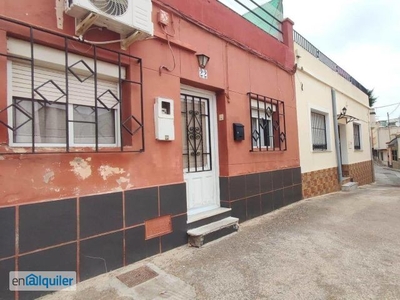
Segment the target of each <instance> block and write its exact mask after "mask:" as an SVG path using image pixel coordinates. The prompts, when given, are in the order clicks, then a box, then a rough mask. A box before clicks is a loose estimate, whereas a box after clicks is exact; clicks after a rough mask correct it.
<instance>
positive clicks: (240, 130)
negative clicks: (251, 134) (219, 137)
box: [233, 123, 244, 141]
mask: <svg viewBox="0 0 400 300" xmlns="http://www.w3.org/2000/svg"><path fill="white" fill-rule="evenodd" d="M233 139H234V140H235V141H243V140H244V125H243V124H240V123H233Z"/></svg>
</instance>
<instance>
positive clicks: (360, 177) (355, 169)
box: [342, 160, 374, 185]
mask: <svg viewBox="0 0 400 300" xmlns="http://www.w3.org/2000/svg"><path fill="white" fill-rule="evenodd" d="M372 164H373V162H372V160H368V161H364V162H360V163H356V164H351V165H343V166H342V169H343V175H344V176H349V177H353V181H355V182H358V185H364V184H369V183H372V182H373V181H374V179H373V178H374V177H373V166H372Z"/></svg>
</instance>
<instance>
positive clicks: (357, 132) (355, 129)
mask: <svg viewBox="0 0 400 300" xmlns="http://www.w3.org/2000/svg"><path fill="white" fill-rule="evenodd" d="M353 134H354V149H355V150H360V149H361V142H360V125H359V124H353Z"/></svg>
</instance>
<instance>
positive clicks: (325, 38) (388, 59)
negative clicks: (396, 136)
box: [220, 0, 400, 120]
mask: <svg viewBox="0 0 400 300" xmlns="http://www.w3.org/2000/svg"><path fill="white" fill-rule="evenodd" d="M220 1H221V0H220ZM221 2H226V3H225V4H226V5H227V6H230V7H231V8H232V7H233V8H235V7H236V9H238V6H237V3H235V1H234V0H222V1H221ZM242 2H243V3H246V4H248V6H249V7H250V8H251V9H252V8H253V7H252V6H251V1H249V0H242ZM256 2H257V3H258V4H263V3H265V2H267V1H265V0H257V1H256ZM239 9H240V8H239ZM283 10H284V17H288V18H290V19H291V20H293V21H294V23H295V25H294V29H295V30H296V31H297V32H299V33H300V34H301V35H302V36H304V37H305V38H306V39H307V40H308V41H309V42H311V43H312V44H313V45H314V46H315V47H317V48H318V49H319V50H320V51H322V52H323V53H324V54H325V55H327V56H328V57H329V58H330V59H332V60H333V61H334V62H335V63H336V64H338V65H339V66H340V67H341V68H342V69H344V70H345V71H346V72H347V73H349V74H350V75H351V76H353V77H354V78H355V79H356V80H357V81H358V82H360V83H361V84H362V85H363V86H365V87H366V88H367V89H374V95H375V96H376V97H378V99H377V101H376V103H375V105H374V107H377V109H376V113H377V116H378V117H379V119H380V120H384V119H387V113H390V118H398V117H400V105H399V103H400V93H399V89H400V1H399V0H335V1H331V0H283ZM390 104H396V105H393V106H389V107H384V108H379V107H381V106H386V105H390Z"/></svg>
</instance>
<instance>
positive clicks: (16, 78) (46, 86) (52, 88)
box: [12, 61, 119, 108]
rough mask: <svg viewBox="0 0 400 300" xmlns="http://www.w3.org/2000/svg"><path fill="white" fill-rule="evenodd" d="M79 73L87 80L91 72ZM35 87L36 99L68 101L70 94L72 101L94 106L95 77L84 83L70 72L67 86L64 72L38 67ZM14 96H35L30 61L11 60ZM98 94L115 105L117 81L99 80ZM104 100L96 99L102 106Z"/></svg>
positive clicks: (70, 100) (35, 71) (117, 94)
mask: <svg viewBox="0 0 400 300" xmlns="http://www.w3.org/2000/svg"><path fill="white" fill-rule="evenodd" d="M89 75H90V74H89ZM78 76H79V77H80V79H81V80H84V79H85V78H86V77H87V76H88V74H79V75H78ZM34 89H36V90H37V91H35V92H34V99H36V100H44V99H43V98H45V99H46V100H47V101H51V102H53V101H56V102H57V103H65V102H66V101H67V95H68V103H69V104H79V105H85V106H95V99H96V98H95V80H94V76H91V77H90V78H88V79H86V80H84V81H83V82H81V81H79V80H78V79H77V78H76V77H75V76H74V75H73V74H72V73H71V72H68V89H67V88H66V78H65V72H62V71H59V70H54V69H50V68H45V67H41V66H35V67H34ZM102 94H104V95H102ZM101 95H102V96H101ZM12 96H13V97H21V98H28V99H31V98H32V83H31V65H30V64H24V63H20V62H15V61H14V62H12ZM97 97H98V98H100V101H101V102H102V103H104V105H105V106H107V107H108V108H111V107H114V108H116V107H117V104H118V99H119V92H118V83H117V81H111V80H104V79H97ZM102 103H100V102H97V106H98V107H103V104H102Z"/></svg>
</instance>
